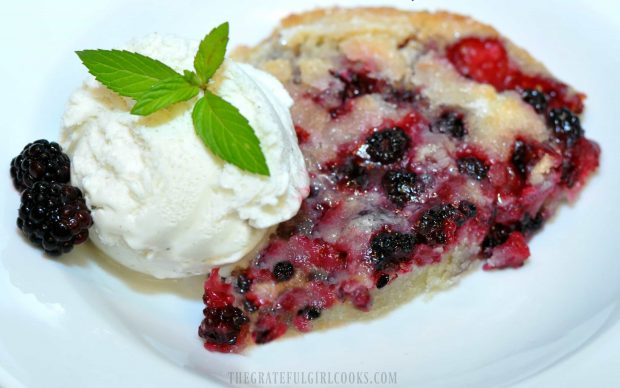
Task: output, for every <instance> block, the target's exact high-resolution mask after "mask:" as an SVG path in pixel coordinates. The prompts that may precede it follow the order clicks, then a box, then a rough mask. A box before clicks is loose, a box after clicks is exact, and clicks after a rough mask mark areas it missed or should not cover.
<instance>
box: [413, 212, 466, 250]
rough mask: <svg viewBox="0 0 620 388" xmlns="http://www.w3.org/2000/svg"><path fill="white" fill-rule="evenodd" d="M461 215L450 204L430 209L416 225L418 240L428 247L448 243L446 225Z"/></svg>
mask: <svg viewBox="0 0 620 388" xmlns="http://www.w3.org/2000/svg"><path fill="white" fill-rule="evenodd" d="M459 215H460V214H459V211H458V210H457V209H456V208H455V207H454V206H452V205H450V204H443V205H437V206H434V207H432V208H430V209H428V210H427V211H426V212H424V213H423V214H422V216H421V217H420V219H419V220H418V222H417V224H416V232H417V233H418V238H419V239H420V241H421V242H423V243H425V244H428V245H437V244H445V243H447V242H448V235H447V233H446V223H447V222H448V221H450V220H455V219H456V218H457V217H458V216H459Z"/></svg>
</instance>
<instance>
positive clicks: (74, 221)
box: [17, 182, 93, 256]
mask: <svg viewBox="0 0 620 388" xmlns="http://www.w3.org/2000/svg"><path fill="white" fill-rule="evenodd" d="M92 224H93V219H92V217H91V214H90V210H88V208H87V207H86V202H85V201H84V198H83V196H82V192H81V191H80V189H78V188H77V187H73V186H70V185H65V184H59V183H49V182H36V183H35V184H34V185H33V186H32V187H31V188H28V189H26V190H24V192H23V193H22V197H21V206H20V208H19V217H18V218H17V226H18V227H19V228H20V229H21V230H22V232H23V233H24V234H25V235H26V237H28V239H29V240H30V241H32V242H33V243H34V244H36V245H38V246H40V247H42V248H43V250H44V251H45V252H46V253H48V254H49V255H53V256H58V255H60V254H62V253H67V252H69V251H71V249H73V246H74V245H77V244H81V243H83V242H84V241H86V240H87V239H88V228H90V227H91V226H92Z"/></svg>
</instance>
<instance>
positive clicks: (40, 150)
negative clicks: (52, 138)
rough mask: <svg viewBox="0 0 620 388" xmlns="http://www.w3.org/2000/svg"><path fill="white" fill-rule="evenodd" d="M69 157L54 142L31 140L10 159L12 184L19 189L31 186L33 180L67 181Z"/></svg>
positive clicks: (68, 177) (68, 176)
mask: <svg viewBox="0 0 620 388" xmlns="http://www.w3.org/2000/svg"><path fill="white" fill-rule="evenodd" d="M69 164H70V162H69V157H68V156H67V155H66V154H65V153H63V152H62V147H61V146H60V145H59V144H58V143H55V142H49V141H47V140H43V139H41V140H37V141H35V142H32V143H30V144H28V145H26V147H24V149H23V150H22V152H21V153H20V154H19V155H17V156H16V157H15V158H13V160H12V161H11V177H12V178H13V185H14V186H15V188H16V189H17V190H19V191H23V190H24V189H26V188H29V187H32V185H34V183H35V182H39V181H43V182H56V183H67V182H69V179H70V174H69V171H70V170H69V168H70V166H69Z"/></svg>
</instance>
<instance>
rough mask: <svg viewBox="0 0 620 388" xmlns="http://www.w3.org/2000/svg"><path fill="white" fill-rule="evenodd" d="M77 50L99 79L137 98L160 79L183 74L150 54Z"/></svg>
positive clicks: (111, 87) (90, 70)
mask: <svg viewBox="0 0 620 388" xmlns="http://www.w3.org/2000/svg"><path fill="white" fill-rule="evenodd" d="M76 54H77V55H78V56H79V57H80V59H81V60H82V63H84V65H85V66H86V67H87V68H88V71H89V72H90V73H91V74H92V75H94V76H95V78H96V79H97V81H99V82H101V83H102V84H104V85H105V86H106V87H107V88H109V89H111V90H112V91H114V92H116V93H118V94H120V95H121V96H125V97H131V98H134V99H138V98H140V97H141V96H142V94H143V93H145V92H147V91H148V90H149V89H150V88H151V86H153V85H154V84H156V83H157V82H159V81H161V80H164V79H167V78H171V77H174V76H175V75H176V76H180V75H179V74H178V73H177V72H175V71H174V70H172V69H171V68H170V67H169V66H167V65H165V64H163V63H161V62H159V61H158V60H155V59H153V58H149V57H147V56H144V55H141V54H137V53H132V52H129V51H122V50H84V51H78V52H76Z"/></svg>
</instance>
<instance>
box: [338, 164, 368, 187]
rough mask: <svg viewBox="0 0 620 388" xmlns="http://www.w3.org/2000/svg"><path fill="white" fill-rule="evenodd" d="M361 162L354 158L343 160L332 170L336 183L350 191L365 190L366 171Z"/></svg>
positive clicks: (366, 183)
mask: <svg viewBox="0 0 620 388" xmlns="http://www.w3.org/2000/svg"><path fill="white" fill-rule="evenodd" d="M362 162H363V160H362V159H360V158H358V157H355V156H350V157H347V158H345V159H344V161H343V162H342V163H341V164H339V165H338V166H336V167H335V169H334V176H335V178H336V181H337V182H338V183H339V184H342V185H345V186H346V187H350V188H352V189H359V190H363V189H365V188H366V186H367V185H368V170H367V169H366V168H365V167H364V166H363V165H362Z"/></svg>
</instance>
